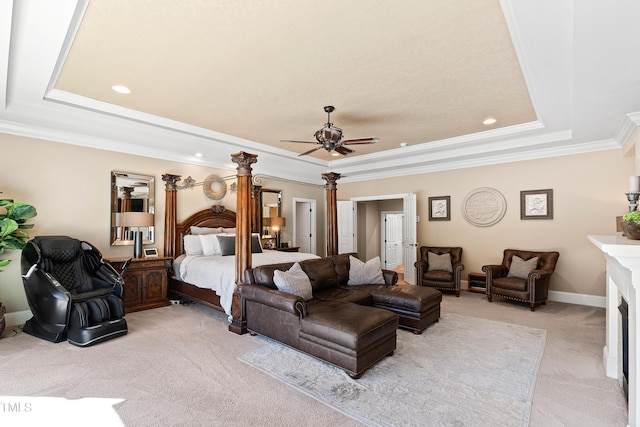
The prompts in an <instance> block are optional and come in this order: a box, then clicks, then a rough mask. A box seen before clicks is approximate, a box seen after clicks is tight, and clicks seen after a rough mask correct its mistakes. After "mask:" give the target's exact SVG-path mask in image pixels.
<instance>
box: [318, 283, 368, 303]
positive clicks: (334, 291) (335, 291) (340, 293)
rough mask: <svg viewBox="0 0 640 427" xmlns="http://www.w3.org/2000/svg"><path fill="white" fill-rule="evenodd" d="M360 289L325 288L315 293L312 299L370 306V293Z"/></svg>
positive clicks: (351, 287) (350, 287)
mask: <svg viewBox="0 0 640 427" xmlns="http://www.w3.org/2000/svg"><path fill="white" fill-rule="evenodd" d="M361 288H365V286H362V287H353V286H340V287H336V288H325V289H320V290H318V291H315V292H314V293H313V297H314V298H316V299H322V300H327V301H335V302H353V303H355V304H360V305H372V304H373V300H372V299H371V292H369V290H364V289H361Z"/></svg>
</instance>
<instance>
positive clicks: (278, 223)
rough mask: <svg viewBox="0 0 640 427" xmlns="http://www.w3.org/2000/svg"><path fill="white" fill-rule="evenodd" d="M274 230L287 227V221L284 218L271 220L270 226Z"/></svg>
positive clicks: (278, 217) (277, 217)
mask: <svg viewBox="0 0 640 427" xmlns="http://www.w3.org/2000/svg"><path fill="white" fill-rule="evenodd" d="M269 225H270V226H271V227H272V228H282V227H284V226H285V225H286V220H285V218H284V217H281V216H276V217H273V218H271V222H270V224H269Z"/></svg>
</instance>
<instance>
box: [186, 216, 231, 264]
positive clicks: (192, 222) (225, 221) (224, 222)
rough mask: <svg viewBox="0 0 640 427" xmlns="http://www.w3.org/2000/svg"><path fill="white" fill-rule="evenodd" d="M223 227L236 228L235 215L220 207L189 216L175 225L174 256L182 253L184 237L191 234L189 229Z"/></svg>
mask: <svg viewBox="0 0 640 427" xmlns="http://www.w3.org/2000/svg"><path fill="white" fill-rule="evenodd" d="M192 226H195V227H208V228H215V227H224V228H233V227H235V226H236V213H235V212H234V211H230V210H228V209H226V208H225V207H224V206H221V205H213V206H212V207H210V208H208V209H203V210H201V211H198V212H196V213H194V214H193V215H191V216H189V217H188V218H187V219H185V220H184V221H182V222H181V223H179V224H177V225H176V240H175V242H174V247H175V254H176V256H177V255H181V254H183V253H184V247H183V246H184V245H183V241H184V236H185V235H187V234H191V227H192Z"/></svg>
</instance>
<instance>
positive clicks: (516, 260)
mask: <svg viewBox="0 0 640 427" xmlns="http://www.w3.org/2000/svg"><path fill="white" fill-rule="evenodd" d="M537 266H538V257H537V256H536V257H533V258H531V259H529V260H527V261H525V260H523V259H522V258H520V257H519V256H518V255H514V256H513V257H512V258H511V266H510V267H509V274H507V277H515V278H517V279H527V278H528V277H529V273H531V272H532V271H533V270H535V269H536V267H537Z"/></svg>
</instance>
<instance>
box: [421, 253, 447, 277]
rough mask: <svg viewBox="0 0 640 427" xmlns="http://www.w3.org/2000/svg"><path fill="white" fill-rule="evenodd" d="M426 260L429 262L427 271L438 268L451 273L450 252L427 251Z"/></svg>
mask: <svg viewBox="0 0 640 427" xmlns="http://www.w3.org/2000/svg"><path fill="white" fill-rule="evenodd" d="M427 261H428V262H429V266H428V267H427V271H434V270H438V271H448V272H449V273H453V266H452V265H451V254H448V253H447V254H441V255H438V254H436V253H434V252H431V251H429V252H428V253H427Z"/></svg>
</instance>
